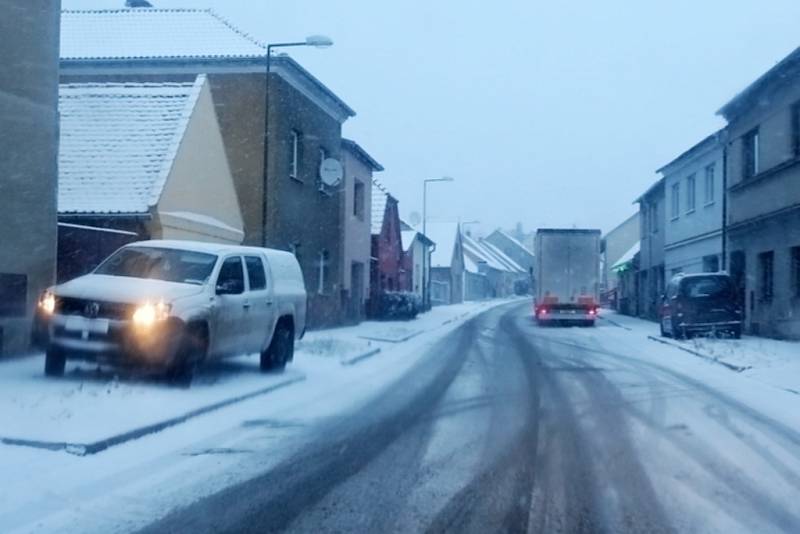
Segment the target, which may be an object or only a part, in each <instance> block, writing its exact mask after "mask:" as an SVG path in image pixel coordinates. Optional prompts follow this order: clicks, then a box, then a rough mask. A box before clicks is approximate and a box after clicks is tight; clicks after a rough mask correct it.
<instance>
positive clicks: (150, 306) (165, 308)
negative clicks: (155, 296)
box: [133, 302, 170, 328]
mask: <svg viewBox="0 0 800 534" xmlns="http://www.w3.org/2000/svg"><path fill="white" fill-rule="evenodd" d="M169 311H170V305H169V304H165V303H164V302H157V303H152V302H146V303H144V304H142V305H141V306H139V307H138V308H136V311H134V312H133V324H135V325H136V326H139V327H143V328H149V327H151V326H153V325H154V324H156V323H158V322H159V321H163V320H165V319H166V318H167V317H169Z"/></svg>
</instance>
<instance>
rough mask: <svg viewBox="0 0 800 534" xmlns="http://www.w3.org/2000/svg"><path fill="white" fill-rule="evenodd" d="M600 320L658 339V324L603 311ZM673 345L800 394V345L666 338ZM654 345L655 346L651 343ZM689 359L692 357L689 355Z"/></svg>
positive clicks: (760, 340) (747, 338) (774, 341)
mask: <svg viewBox="0 0 800 534" xmlns="http://www.w3.org/2000/svg"><path fill="white" fill-rule="evenodd" d="M601 318H603V319H607V320H608V321H609V322H612V323H614V324H617V325H618V326H621V327H623V328H626V329H629V330H630V331H631V333H632V334H634V335H636V336H638V337H643V338H647V337H648V336H653V337H659V336H660V334H659V328H658V324H657V323H653V322H650V321H645V320H642V319H637V318H634V317H628V316H626V315H621V314H618V313H616V312H613V311H611V310H603V311H602V313H601ZM665 341H668V342H669V343H670V344H672V345H675V346H678V347H683V348H686V349H688V350H691V351H695V352H697V353H699V354H702V355H703V356H704V357H707V358H708V359H710V360H716V361H720V362H724V363H725V364H726V365H730V366H734V367H737V368H742V369H744V371H742V373H741V374H742V375H744V376H747V377H749V378H752V379H755V380H758V381H760V382H763V383H765V384H768V385H771V386H773V387H777V388H780V389H783V390H787V391H791V392H793V393H798V394H800V343H798V342H792V341H780V340H777V339H769V338H763V337H750V336H744V337H743V338H742V339H729V338H713V337H708V336H698V337H695V338H692V339H689V340H674V339H670V338H666V339H665ZM651 343H653V342H652V341H651ZM687 357H691V356H689V355H688V354H687Z"/></svg>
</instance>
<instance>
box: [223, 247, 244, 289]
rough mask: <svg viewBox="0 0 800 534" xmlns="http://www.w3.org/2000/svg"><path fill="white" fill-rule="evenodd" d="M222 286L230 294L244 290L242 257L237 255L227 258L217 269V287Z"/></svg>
mask: <svg viewBox="0 0 800 534" xmlns="http://www.w3.org/2000/svg"><path fill="white" fill-rule="evenodd" d="M220 288H224V289H226V290H227V292H229V293H231V294H236V293H241V292H243V291H244V269H242V258H240V257H239V256H236V257H233V258H228V259H227V260H225V262H224V263H223V264H222V267H220V269H219V276H218V277H217V289H220Z"/></svg>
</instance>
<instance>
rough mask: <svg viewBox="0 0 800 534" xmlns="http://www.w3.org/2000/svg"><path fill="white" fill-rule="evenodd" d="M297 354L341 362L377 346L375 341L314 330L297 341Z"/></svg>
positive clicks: (298, 355)
mask: <svg viewBox="0 0 800 534" xmlns="http://www.w3.org/2000/svg"><path fill="white" fill-rule="evenodd" d="M296 348H297V351H298V353H297V356H296V357H298V358H299V357H302V356H312V357H317V358H337V359H339V361H341V362H347V361H350V360H351V359H353V358H357V357H358V356H361V355H363V354H365V353H367V352H370V351H372V350H374V349H375V348H376V347H375V346H374V344H373V343H371V342H369V341H366V340H361V339H352V338H350V337H349V336H340V337H336V336H331V335H328V334H327V332H325V331H322V332H312V333H310V334H308V335H307V336H306V337H305V338H304V339H303V340H302V341H299V342H298V343H297V346H296Z"/></svg>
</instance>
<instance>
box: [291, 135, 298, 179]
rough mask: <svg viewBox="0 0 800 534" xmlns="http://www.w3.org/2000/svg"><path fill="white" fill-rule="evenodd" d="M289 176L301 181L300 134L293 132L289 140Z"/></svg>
mask: <svg viewBox="0 0 800 534" xmlns="http://www.w3.org/2000/svg"><path fill="white" fill-rule="evenodd" d="M289 176H290V177H291V178H294V179H295V180H299V179H300V132H298V131H297V130H292V133H291V138H290V140H289Z"/></svg>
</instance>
